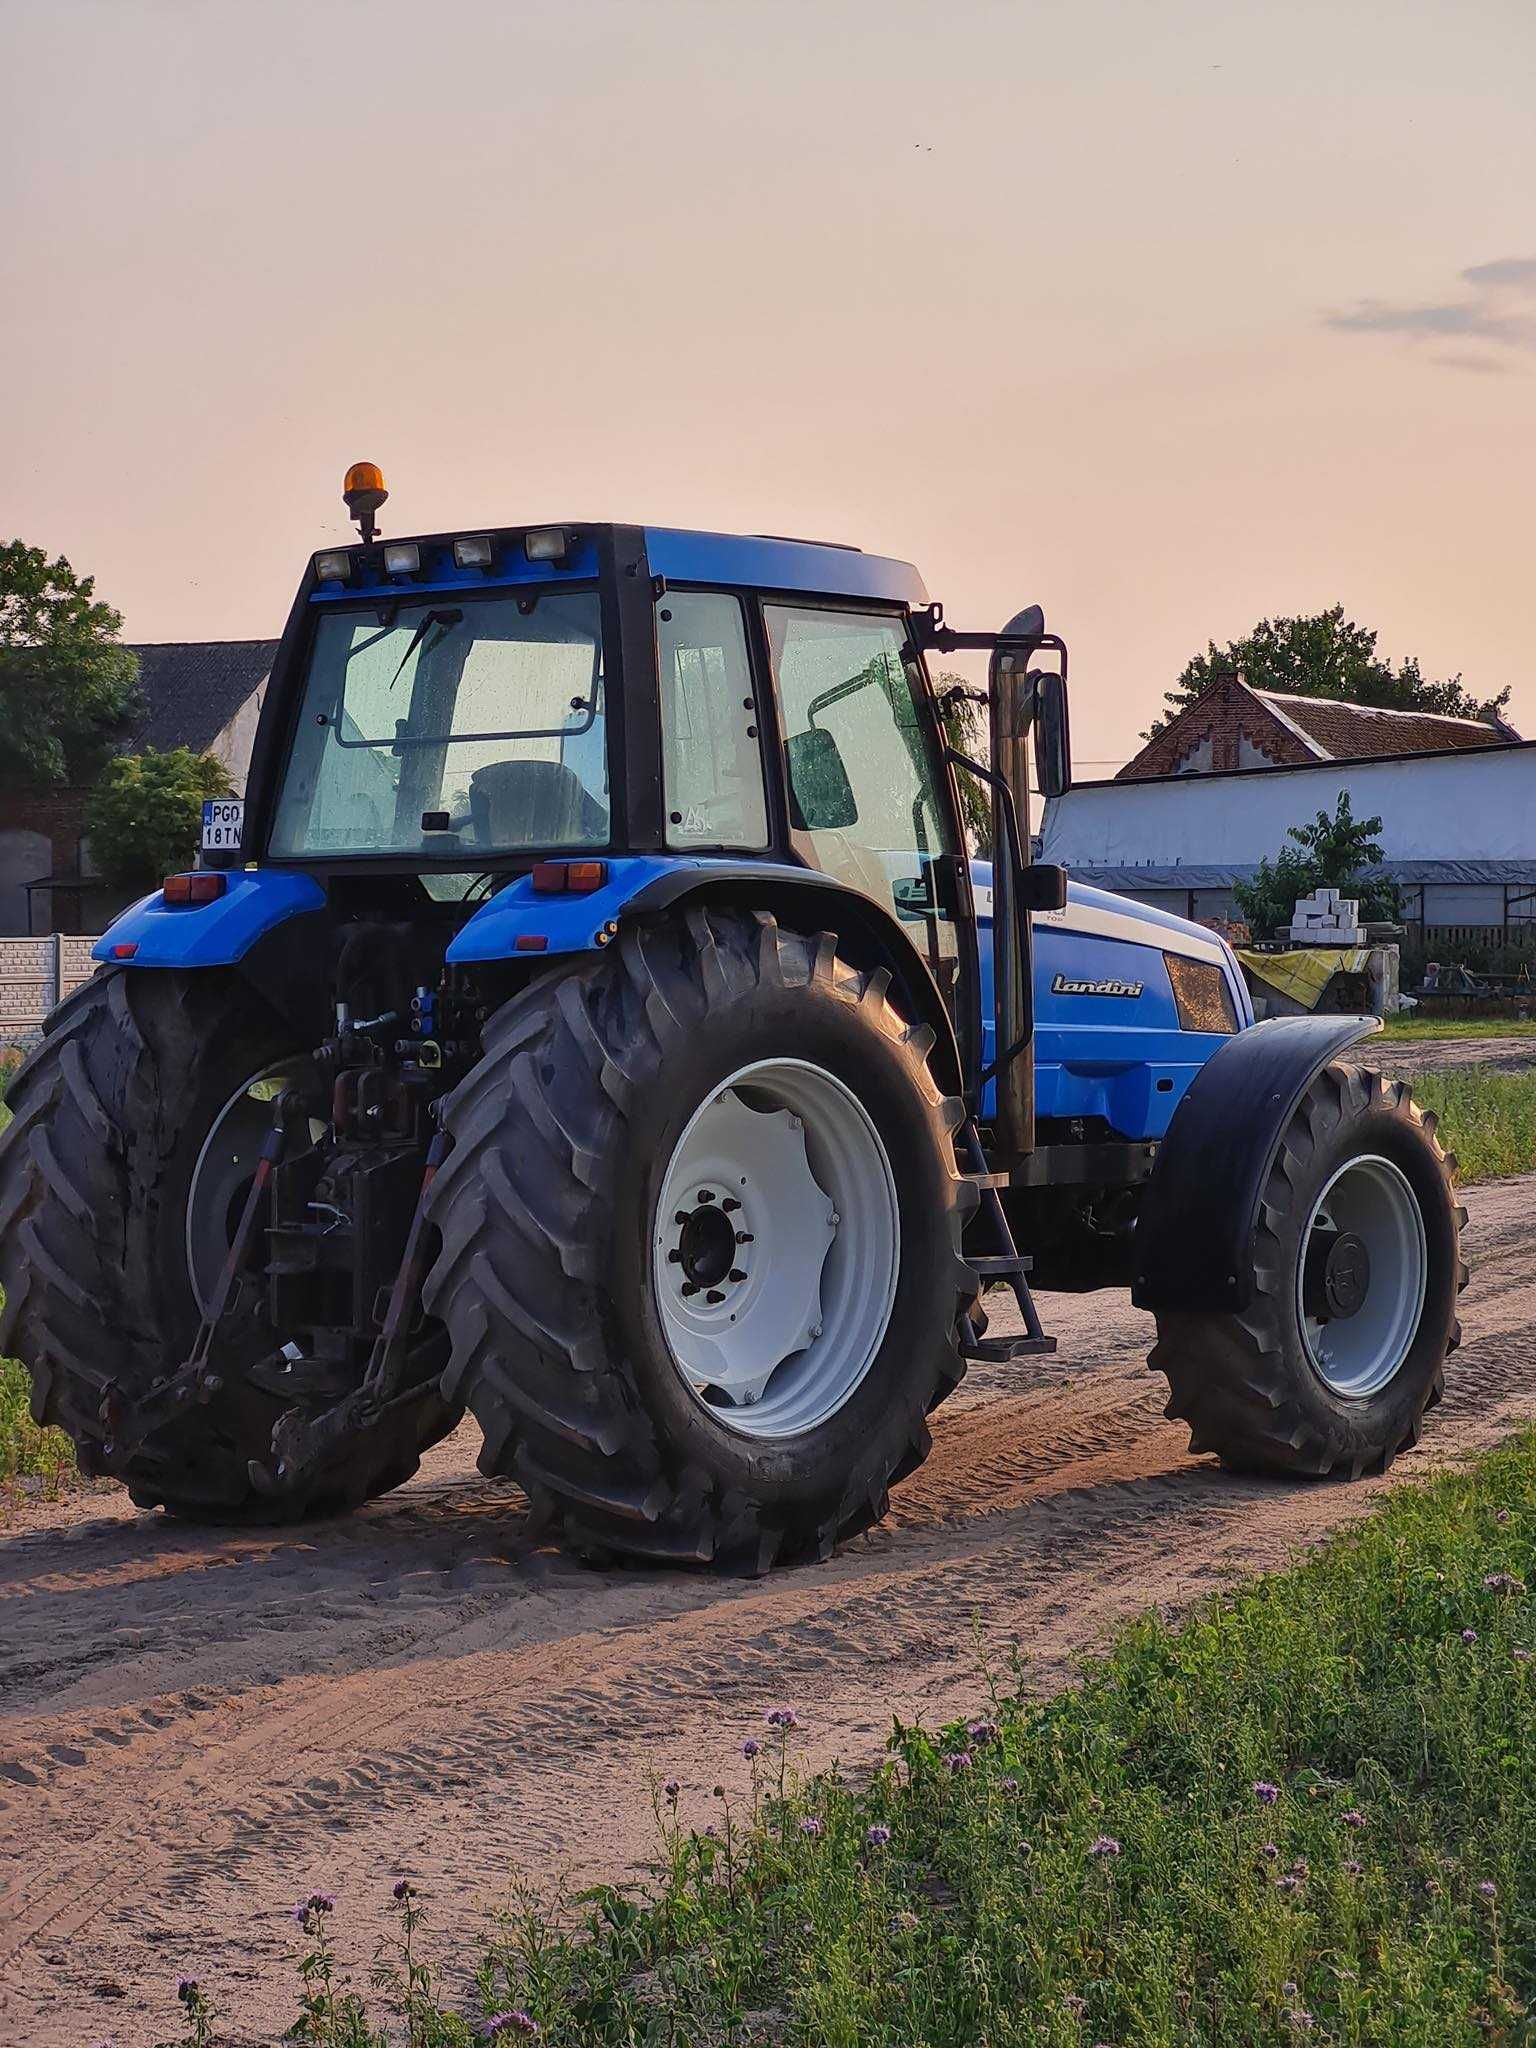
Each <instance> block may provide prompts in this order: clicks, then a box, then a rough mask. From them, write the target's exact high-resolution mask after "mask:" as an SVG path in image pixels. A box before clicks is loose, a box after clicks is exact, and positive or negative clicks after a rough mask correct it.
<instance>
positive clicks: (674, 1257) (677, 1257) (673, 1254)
mask: <svg viewBox="0 0 1536 2048" xmlns="http://www.w3.org/2000/svg"><path fill="white" fill-rule="evenodd" d="M682 1263H683V1255H682V1253H681V1252H680V1251H670V1252H668V1253H667V1264H668V1265H669V1266H680V1265H681V1264H682Z"/></svg>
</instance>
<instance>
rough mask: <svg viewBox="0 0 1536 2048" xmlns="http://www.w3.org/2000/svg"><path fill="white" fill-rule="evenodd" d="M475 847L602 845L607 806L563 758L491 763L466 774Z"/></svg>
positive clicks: (606, 819) (606, 824)
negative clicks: (559, 759) (600, 801)
mask: <svg viewBox="0 0 1536 2048" xmlns="http://www.w3.org/2000/svg"><path fill="white" fill-rule="evenodd" d="M469 815H470V818H471V820H472V821H473V824H474V828H475V844H476V845H477V846H602V845H604V844H606V842H607V838H608V806H607V805H606V804H602V803H599V802H598V800H597V799H596V797H594V796H593V795H591V793H590V792H589V791H588V790H587V789H586V788H585V786H584V785H583V783H582V781H581V778H580V777H579V776H578V775H576V774H575V773H574V772H573V770H571V769H569V768H567V767H566V765H565V763H564V762H563V761H492V762H490V763H489V764H488V765H487V766H486V767H484V768H477V769H476V770H475V772H474V774H473V775H471V777H470V778H469Z"/></svg>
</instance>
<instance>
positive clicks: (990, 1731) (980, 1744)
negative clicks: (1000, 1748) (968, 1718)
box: [965, 1721, 999, 1749]
mask: <svg viewBox="0 0 1536 2048" xmlns="http://www.w3.org/2000/svg"><path fill="white" fill-rule="evenodd" d="M965 1732H966V1734H967V1735H969V1736H970V1738H971V1741H972V1743H973V1744H974V1745H975V1747H976V1748H977V1749H985V1748H986V1746H987V1744H988V1743H989V1742H996V1740H997V1738H998V1734H999V1729H998V1725H997V1723H996V1722H995V1721H972V1722H970V1723H969V1724H968V1725H967V1727H966V1731H965Z"/></svg>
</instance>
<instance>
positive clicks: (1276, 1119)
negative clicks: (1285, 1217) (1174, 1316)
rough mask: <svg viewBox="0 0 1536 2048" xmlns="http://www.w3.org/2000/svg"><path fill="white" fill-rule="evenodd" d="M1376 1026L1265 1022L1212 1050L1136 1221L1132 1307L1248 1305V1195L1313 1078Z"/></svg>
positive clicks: (1260, 1185)
mask: <svg viewBox="0 0 1536 2048" xmlns="http://www.w3.org/2000/svg"><path fill="white" fill-rule="evenodd" d="M1380 1029H1381V1020H1380V1019H1379V1018H1377V1017H1272V1018H1270V1019H1269V1020H1268V1021H1267V1022H1266V1023H1263V1024H1255V1025H1252V1026H1251V1027H1250V1028H1249V1029H1248V1030H1247V1031H1240V1032H1239V1033H1238V1034H1237V1036H1236V1037H1235V1038H1229V1039H1227V1040H1225V1041H1224V1043H1223V1044H1222V1045H1221V1047H1220V1048H1219V1050H1218V1051H1216V1052H1215V1053H1213V1054H1212V1056H1211V1057H1210V1059H1208V1060H1207V1061H1206V1063H1205V1065H1204V1066H1203V1067H1202V1068H1201V1070H1200V1072H1199V1073H1198V1074H1197V1075H1196V1076H1195V1078H1194V1080H1193V1081H1192V1082H1191V1083H1190V1085H1189V1088H1188V1090H1187V1092H1186V1094H1185V1096H1184V1099H1183V1101H1182V1102H1181V1103H1180V1104H1179V1107H1178V1109H1177V1111H1176V1112H1175V1114H1174V1118H1173V1122H1172V1123H1171V1124H1170V1125H1169V1127H1168V1135H1167V1137H1166V1138H1165V1139H1164V1141H1163V1143H1162V1146H1161V1147H1160V1149H1159V1151H1158V1155H1157V1164H1156V1166H1155V1167H1154V1168H1153V1170H1152V1177H1151V1179H1150V1180H1149V1181H1148V1182H1147V1187H1146V1192H1145V1194H1144V1195H1143V1197H1142V1201H1141V1207H1140V1210H1139V1212H1138V1215H1137V1220H1136V1240H1135V1248H1134V1258H1133V1267H1134V1275H1135V1277H1134V1280H1133V1283H1132V1287H1131V1299H1132V1301H1133V1302H1134V1303H1135V1304H1136V1306H1137V1307H1138V1308H1144V1309H1151V1310H1154V1311H1156V1310H1165V1309H1186V1310H1192V1311H1194V1312H1196V1313H1209V1314H1222V1313H1233V1312H1240V1311H1241V1310H1243V1309H1245V1308H1246V1307H1247V1306H1248V1304H1249V1302H1250V1301H1251V1300H1252V1298H1253V1273H1252V1269H1251V1265H1250V1246H1251V1244H1252V1242H1253V1230H1254V1225H1255V1224H1256V1223H1257V1221H1258V1215H1259V1198H1260V1196H1261V1195H1262V1193H1263V1191H1264V1184H1265V1182H1266V1181H1267V1180H1268V1178H1269V1170H1270V1168H1271V1166H1272V1165H1273V1164H1274V1161H1275V1157H1276V1155H1277V1153H1278V1152H1279V1150H1280V1140H1281V1138H1282V1137H1283V1136H1284V1134H1285V1129H1286V1126H1287V1125H1288V1124H1289V1123H1290V1120H1291V1118H1292V1116H1293V1115H1294V1113H1295V1111H1296V1107H1297V1105H1298V1104H1299V1103H1300V1101H1301V1098H1302V1097H1303V1095H1305V1094H1306V1092H1307V1089H1308V1087H1309V1086H1310V1084H1311V1082H1312V1079H1313V1077H1314V1075H1316V1074H1319V1073H1321V1071H1322V1070H1323V1068H1324V1067H1326V1066H1327V1065H1328V1063H1329V1061H1330V1060H1333V1059H1337V1057H1338V1055H1339V1054H1340V1053H1341V1052H1344V1051H1345V1050H1346V1049H1347V1048H1348V1047H1350V1046H1352V1045H1356V1044H1358V1043H1359V1042H1360V1040H1361V1039H1363V1038H1368V1037H1370V1035H1371V1034H1372V1032H1375V1031H1379V1030H1380Z"/></svg>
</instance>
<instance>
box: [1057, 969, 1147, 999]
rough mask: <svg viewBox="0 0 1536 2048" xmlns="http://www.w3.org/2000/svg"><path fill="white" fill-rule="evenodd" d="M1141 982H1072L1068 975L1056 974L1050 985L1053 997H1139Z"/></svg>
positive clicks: (1143, 984) (1142, 985)
mask: <svg viewBox="0 0 1536 2048" xmlns="http://www.w3.org/2000/svg"><path fill="white" fill-rule="evenodd" d="M1145 987H1146V983H1145V982H1142V981H1074V980H1073V978H1072V976H1071V975H1070V974H1058V975H1057V976H1056V977H1055V979H1054V980H1053V981H1052V983H1051V994H1052V995H1053V996H1139V995H1140V994H1141V992H1142V990H1143V989H1144V988H1145Z"/></svg>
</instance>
